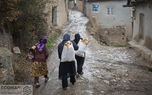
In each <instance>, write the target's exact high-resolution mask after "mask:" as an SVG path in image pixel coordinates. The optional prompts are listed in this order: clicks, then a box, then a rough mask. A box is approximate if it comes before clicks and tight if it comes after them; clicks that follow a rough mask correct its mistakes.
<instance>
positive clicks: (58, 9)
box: [46, 0, 69, 28]
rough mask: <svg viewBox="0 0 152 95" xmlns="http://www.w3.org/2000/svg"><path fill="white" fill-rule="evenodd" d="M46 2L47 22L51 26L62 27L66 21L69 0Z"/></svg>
mask: <svg viewBox="0 0 152 95" xmlns="http://www.w3.org/2000/svg"><path fill="white" fill-rule="evenodd" d="M50 1H51V2H50V3H48V4H47V7H46V13H49V16H48V17H47V21H48V24H49V25H51V26H52V27H54V26H56V27H57V28H62V27H63V26H64V25H65V24H67V22H68V2H69V0H50Z"/></svg>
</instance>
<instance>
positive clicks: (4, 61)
mask: <svg viewBox="0 0 152 95" xmlns="http://www.w3.org/2000/svg"><path fill="white" fill-rule="evenodd" d="M13 82H14V71H13V66H12V53H11V51H10V50H8V49H7V48H2V47H0V84H9V83H13Z"/></svg>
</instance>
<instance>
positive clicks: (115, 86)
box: [34, 11, 152, 95]
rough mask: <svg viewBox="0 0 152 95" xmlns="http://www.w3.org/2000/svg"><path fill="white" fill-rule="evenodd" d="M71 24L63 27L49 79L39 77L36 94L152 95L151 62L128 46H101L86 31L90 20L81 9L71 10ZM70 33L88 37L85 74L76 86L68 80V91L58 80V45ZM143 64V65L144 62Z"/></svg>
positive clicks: (51, 62)
mask: <svg viewBox="0 0 152 95" xmlns="http://www.w3.org/2000/svg"><path fill="white" fill-rule="evenodd" d="M69 20H70V23H69V24H68V25H67V26H65V27H64V28H63V29H62V34H61V36H60V37H59V38H58V40H57V42H56V47H54V50H53V52H52V53H51V55H50V56H49V58H48V68H49V78H50V79H49V81H48V83H47V84H45V83H44V79H43V78H40V84H41V86H40V88H34V95H151V94H152V90H151V89H152V82H151V80H152V77H151V76H152V72H150V71H149V70H148V68H149V65H150V64H148V63H146V62H145V61H144V60H143V59H142V58H140V55H139V54H137V53H136V52H135V51H134V50H133V49H131V48H128V47H108V46H102V45H100V44H99V43H98V42H97V41H96V40H95V39H94V38H93V37H92V36H91V35H89V34H88V32H87V31H86V27H87V26H86V24H87V22H88V21H89V20H88V19H87V18H86V17H84V15H83V14H82V13H81V12H78V11H69ZM65 33H69V34H70V36H71V39H73V36H74V34H76V33H80V35H81V36H82V37H83V38H86V39H89V40H90V43H89V46H88V49H87V54H86V59H85V63H84V64H85V65H84V74H83V75H82V76H81V77H80V78H77V80H76V84H75V85H74V86H73V85H72V84H70V82H69V87H68V89H67V90H66V91H64V90H63V89H62V86H61V80H58V66H59V59H58V55H57V54H58V53H57V45H58V43H59V42H61V41H62V38H63V35H64V34H65ZM143 63H144V64H143Z"/></svg>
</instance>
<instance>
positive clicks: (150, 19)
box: [126, 0, 152, 62]
mask: <svg viewBox="0 0 152 95" xmlns="http://www.w3.org/2000/svg"><path fill="white" fill-rule="evenodd" d="M127 4H128V5H126V6H128V7H132V8H133V9H132V18H133V20H132V23H133V25H132V26H133V27H132V28H133V33H132V34H133V36H132V41H131V42H130V44H131V45H132V46H133V47H135V48H138V49H137V50H139V52H140V53H141V55H143V57H144V58H145V59H147V60H151V62H152V43H151V42H152V30H151V27H152V1H151V0H128V2H127Z"/></svg>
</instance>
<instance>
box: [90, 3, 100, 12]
mask: <svg viewBox="0 0 152 95" xmlns="http://www.w3.org/2000/svg"><path fill="white" fill-rule="evenodd" d="M99 9H100V5H99V3H93V4H92V11H93V12H95V13H98V12H99Z"/></svg>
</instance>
